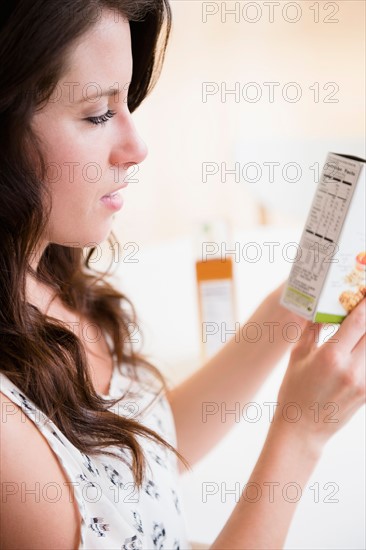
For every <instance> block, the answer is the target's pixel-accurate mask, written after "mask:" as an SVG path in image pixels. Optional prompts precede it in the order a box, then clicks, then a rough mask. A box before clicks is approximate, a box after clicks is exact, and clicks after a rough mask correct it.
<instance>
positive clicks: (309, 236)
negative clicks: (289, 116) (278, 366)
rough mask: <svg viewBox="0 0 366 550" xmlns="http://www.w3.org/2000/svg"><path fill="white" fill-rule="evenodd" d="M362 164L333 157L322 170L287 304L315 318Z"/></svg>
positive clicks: (336, 260)
mask: <svg viewBox="0 0 366 550" xmlns="http://www.w3.org/2000/svg"><path fill="white" fill-rule="evenodd" d="M360 169H361V167H360V163H359V162H357V161H355V160H353V159H352V158H350V157H342V156H341V155H335V154H332V153H330V154H329V155H328V157H327V162H326V164H325V167H324V169H323V172H322V175H321V179H320V182H319V184H318V187H317V191H316V194H315V197H314V199H313V202H312V205H311V208H310V213H309V215H308V218H307V221H306V224H305V228H304V231H303V234H302V236H301V241H300V251H301V254H300V255H299V258H298V260H297V261H296V263H295V264H294V265H293V268H292V270H291V274H290V277H289V281H288V287H287V290H286V295H285V301H286V302H287V303H290V304H293V305H294V306H296V307H297V308H300V309H301V310H302V311H303V313H304V312H306V313H307V314H308V318H309V319H311V318H312V313H313V311H314V309H315V306H316V301H317V297H319V294H320V291H321V289H322V286H323V283H324V280H325V277H326V274H327V271H328V269H329V267H330V266H331V265H332V264H333V263H335V262H338V261H339V259H338V258H337V251H338V244H337V243H338V241H339V237H340V234H341V231H342V226H343V223H344V220H345V217H346V214H347V211H348V209H349V205H350V202H351V199H352V195H353V192H354V189H355V187H356V184H357V180H358V177H359V173H360Z"/></svg>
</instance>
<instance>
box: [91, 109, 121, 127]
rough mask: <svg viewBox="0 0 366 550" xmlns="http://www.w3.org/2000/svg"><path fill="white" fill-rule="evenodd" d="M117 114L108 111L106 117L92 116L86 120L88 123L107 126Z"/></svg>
mask: <svg viewBox="0 0 366 550" xmlns="http://www.w3.org/2000/svg"><path fill="white" fill-rule="evenodd" d="M115 114H116V111H111V110H109V109H108V111H107V112H106V114H105V115H101V116H91V117H88V118H86V119H85V120H87V121H88V122H91V123H92V124H96V125H97V124H105V123H106V122H107V121H108V120H109V119H110V118H113V117H114V115H115Z"/></svg>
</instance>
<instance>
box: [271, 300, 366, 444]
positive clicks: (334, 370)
mask: <svg viewBox="0 0 366 550" xmlns="http://www.w3.org/2000/svg"><path fill="white" fill-rule="evenodd" d="M365 324H366V299H363V300H362V301H361V302H360V303H359V304H358V306H357V307H356V308H355V309H354V310H353V311H352V312H351V313H350V314H349V315H348V316H347V317H346V319H345V320H344V321H343V323H342V324H341V326H340V328H339V330H338V331H337V333H336V334H335V336H334V337H333V338H332V339H331V340H329V341H328V342H325V343H324V344H323V345H322V346H319V347H318V346H317V338H316V334H317V329H318V328H319V326H318V325H317V324H315V323H311V322H307V324H306V326H305V328H304V330H303V333H302V336H301V338H300V339H299V341H298V342H297V344H296V345H295V347H294V348H293V350H292V353H291V356H290V362H289V366H288V369H287V371H286V374H285V377H284V379H283V382H282V385H281V388H280V391H279V395H278V402H279V405H278V406H277V409H276V413H275V416H274V422H273V426H274V427H275V429H278V428H279V429H280V430H281V431H283V430H284V431H285V432H286V433H287V434H291V435H294V436H295V437H297V438H298V437H300V438H301V439H303V438H308V439H309V443H310V442H311V444H312V445H315V448H319V449H321V447H322V446H323V445H324V444H325V443H326V441H327V440H328V439H329V438H330V437H331V436H332V435H333V434H334V433H335V432H336V431H337V430H339V428H341V427H342V426H343V425H344V424H345V423H346V422H347V421H348V420H349V419H350V418H351V417H352V415H353V414H354V413H355V412H356V411H357V409H358V408H359V407H360V406H361V405H363V404H364V403H365V363H366V356H365V344H366V336H365Z"/></svg>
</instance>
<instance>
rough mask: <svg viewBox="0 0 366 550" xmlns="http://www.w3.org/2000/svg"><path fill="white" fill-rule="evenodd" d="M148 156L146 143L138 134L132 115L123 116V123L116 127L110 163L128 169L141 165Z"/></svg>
mask: <svg viewBox="0 0 366 550" xmlns="http://www.w3.org/2000/svg"><path fill="white" fill-rule="evenodd" d="M147 155H148V148H147V146H146V143H145V142H144V141H143V139H141V137H140V136H139V134H138V133H137V130H136V127H135V124H134V122H133V120H132V116H131V113H129V112H128V113H127V114H126V115H124V116H123V120H121V123H120V124H118V125H116V138H115V142H114V145H113V147H112V150H111V155H110V162H111V164H112V165H116V164H120V165H123V166H126V167H129V166H132V165H134V164H140V163H141V162H143V161H144V160H145V158H146V157H147Z"/></svg>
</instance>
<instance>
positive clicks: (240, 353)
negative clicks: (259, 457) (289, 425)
mask: <svg viewBox="0 0 366 550" xmlns="http://www.w3.org/2000/svg"><path fill="white" fill-rule="evenodd" d="M282 289H283V284H282V285H281V286H280V287H278V288H277V289H276V290H274V291H273V292H272V293H271V294H269V295H268V296H267V298H266V299H265V300H264V301H263V302H262V303H261V305H260V306H259V308H258V309H257V310H256V311H255V312H254V313H253V315H252V316H251V317H250V319H249V321H248V322H247V323H246V324H245V325H244V324H243V325H241V327H240V329H239V330H238V331H237V333H236V335H235V336H232V337H231V338H230V340H229V341H228V342H227V343H226V344H225V345H224V346H223V347H222V349H221V350H220V351H219V352H218V353H217V354H216V355H215V356H214V357H212V358H211V359H210V360H209V361H208V362H207V363H206V364H205V365H204V366H203V367H202V368H201V369H199V370H198V371H197V372H195V373H194V374H193V375H191V376H190V377H189V378H188V379H187V380H185V381H183V382H182V383H181V384H179V385H178V386H177V387H176V388H173V390H171V391H170V392H169V394H168V399H169V401H170V404H171V407H172V411H173V415H174V419H175V425H176V431H177V440H178V449H179V451H180V452H181V453H182V454H183V455H184V456H185V457H186V458H187V460H188V461H189V462H190V464H191V465H193V464H194V463H195V462H197V461H198V460H200V459H201V458H202V457H203V456H204V455H205V454H206V453H208V452H209V451H210V450H211V449H212V448H213V447H214V446H215V445H216V444H217V443H218V442H219V441H220V439H221V438H222V437H223V436H224V435H225V434H226V433H227V432H228V431H229V430H230V429H231V428H232V427H233V426H234V425H235V422H237V421H238V420H237V415H235V413H232V414H226V415H225V422H223V421H222V419H221V413H222V412H223V413H225V411H235V410H238V409H239V408H240V410H242V407H243V404H245V403H247V402H248V401H250V400H251V399H252V397H253V395H254V394H255V393H256V392H257V390H258V389H259V388H260V386H261V385H262V384H263V382H264V381H265V379H266V378H267V376H268V375H269V373H270V372H271V371H272V369H273V368H274V366H275V365H276V363H277V362H278V361H279V360H280V359H281V357H282V356H283V355H284V353H285V352H286V351H287V350H288V348H289V347H290V345H291V344H290V342H289V339H290V338H291V339H292V340H294V339H295V337H296V334H297V332H296V331H298V332H301V330H302V328H303V327H304V326H305V321H304V319H302V318H300V317H298V316H296V315H295V314H293V313H291V312H289V311H288V310H287V309H285V308H283V307H282V306H281V305H280V304H279V299H280V295H281V293H282ZM249 323H253V325H251V326H252V329H249V326H250V325H249ZM254 323H255V324H254ZM288 323H294V324H296V326H297V328H296V326H294V327H292V331H291V327H290V326H289V325H288V327H287V328H288V329H289V330H288V335H287V336H286V332H285V335H283V328H284V327H286V325H287V324H288ZM253 328H254V331H256V330H258V334H261V337H260V338H259V339H258V341H256V342H253V341H250V340H254V339H255V338H254V336H255V335H254V336H253ZM246 329H248V333H246ZM251 331H252V332H251ZM294 335H295V336H294Z"/></svg>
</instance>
